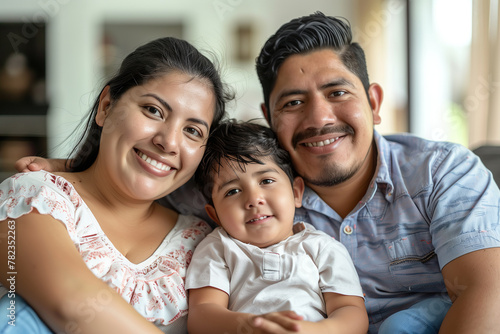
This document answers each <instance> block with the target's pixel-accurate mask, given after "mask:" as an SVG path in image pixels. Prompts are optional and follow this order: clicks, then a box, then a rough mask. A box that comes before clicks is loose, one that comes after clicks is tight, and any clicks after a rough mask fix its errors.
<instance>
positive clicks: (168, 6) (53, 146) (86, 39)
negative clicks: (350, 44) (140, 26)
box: [0, 0, 353, 157]
mask: <svg viewBox="0 0 500 334" xmlns="http://www.w3.org/2000/svg"><path fill="white" fill-rule="evenodd" d="M351 4H352V2H351V1H350V0H308V1H299V0H297V1H287V0H272V1H269V0H251V1H250V0H210V1H207V0H184V1H172V0H141V1H124V0H105V1H103V0H85V1H84V0H16V1H7V0H0V20H3V21H19V20H21V21H23V22H29V21H31V20H33V19H35V20H37V19H40V18H42V19H45V20H46V21H48V23H49V25H48V29H47V42H48V63H47V66H48V71H47V84H48V87H47V89H48V95H49V103H50V108H49V115H48V119H49V121H48V132H49V133H48V147H49V154H50V155H51V156H52V157H64V156H65V155H66V154H67V152H68V151H69V149H70V148H71V147H72V143H71V142H67V143H65V145H63V146H60V145H59V144H60V143H61V142H63V141H64V140H65V139H66V138H67V137H68V135H70V134H71V133H72V132H73V131H74V128H75V127H76V126H77V125H78V124H79V122H80V121H81V119H82V117H83V116H84V115H85V114H86V113H87V111H88V109H89V107H90V104H91V103H92V100H93V98H94V97H95V95H96V94H97V93H98V90H99V89H100V88H101V87H100V85H101V84H102V79H103V74H102V73H101V69H100V68H101V67H100V64H101V59H100V57H101V55H100V53H99V46H100V41H101V34H102V24H103V23H104V22H105V21H113V22H124V21H129V22H138V23H163V22H168V21H169V20H173V21H176V22H177V21H179V19H181V20H182V21H183V22H184V23H185V36H184V37H185V38H186V39H187V40H188V41H189V42H191V43H192V44H194V45H195V46H197V47H198V48H200V49H202V50H210V51H212V52H215V54H217V55H218V56H219V57H221V58H223V60H222V64H223V65H224V66H223V69H224V79H225V81H226V82H228V83H229V84H230V85H232V86H233V87H234V89H235V90H236V92H237V97H238V99H237V101H236V104H235V105H232V106H230V107H231V108H232V109H231V110H230V112H231V115H232V116H233V117H236V118H242V119H249V118H255V117H261V113H260V108H259V105H260V102H261V101H262V94H261V90H260V86H259V83H258V79H257V75H256V74H255V70H254V63H253V62H249V63H248V64H238V63H235V62H234V61H232V58H231V51H232V49H231V45H232V38H233V36H232V33H231V30H232V28H233V27H234V25H235V23H237V22H241V21H243V20H251V21H253V22H254V25H255V28H256V35H255V40H254V45H253V48H254V50H255V51H254V53H255V57H256V56H257V55H258V52H259V50H260V46H261V45H262V44H263V43H264V41H265V40H266V39H267V38H268V37H269V36H270V35H271V34H272V33H273V32H274V31H275V30H276V29H277V28H278V27H279V26H281V24H283V23H284V22H286V21H289V20H290V19H292V18H294V17H297V16H302V15H306V14H309V13H311V12H314V11H316V10H321V11H323V12H324V13H325V14H329V15H335V16H336V15H340V16H344V17H346V18H349V19H352V16H353V15H352V8H351V7H352V5H351Z"/></svg>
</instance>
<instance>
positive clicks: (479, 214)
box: [168, 131, 500, 333]
mask: <svg viewBox="0 0 500 334" xmlns="http://www.w3.org/2000/svg"><path fill="white" fill-rule="evenodd" d="M374 139H375V142H376V145H377V150H378V162H377V172H376V175H375V177H374V179H373V180H372V182H371V184H370V186H369V189H368V191H367V193H366V195H365V196H364V197H363V199H362V200H361V202H360V203H359V204H358V205H357V206H356V208H355V209H354V210H353V211H352V212H351V213H350V214H349V215H348V216H347V217H346V218H345V219H342V218H341V217H340V216H339V215H338V214H337V213H336V212H335V211H334V210H333V209H332V208H330V207H329V206H328V205H327V204H326V203H325V202H324V201H323V200H322V199H321V198H320V197H319V196H318V195H317V194H316V193H315V192H314V191H312V190H311V189H309V188H306V190H305V193H304V198H303V202H302V204H303V207H302V208H300V209H298V210H297V212H296V220H297V221H306V222H310V223H312V224H313V225H314V226H315V227H316V228H317V229H319V230H322V231H325V232H326V233H328V234H329V235H331V236H333V237H335V238H336V239H337V240H339V241H340V242H341V243H342V244H344V246H345V247H346V248H347V250H348V251H349V253H350V255H351V257H352V260H353V262H354V265H355V267H356V269H357V271H358V274H359V277H360V280H361V285H362V287H363V292H364V294H365V298H366V307H367V310H368V314H369V317H370V333H376V332H377V329H378V326H379V325H380V323H381V321H382V320H383V319H385V318H387V317H388V316H389V315H391V314H393V313H394V312H396V311H399V310H402V309H406V308H408V307H409V306H411V305H412V304H414V303H416V302H417V301H419V300H422V299H424V298H426V297H431V296H443V298H448V297H447V292H446V288H445V285H444V281H443V276H442V275H441V269H442V268H443V267H444V266H445V265H446V264H447V263H448V262H450V261H452V260H453V259H456V258H457V257H459V256H461V255H464V254H467V253H469V252H472V251H475V250H479V249H484V248H489V247H500V227H499V226H500V225H499V220H500V218H499V215H500V210H499V205H500V203H499V202H500V191H499V189H498V186H497V185H496V184H495V182H494V180H493V177H492V175H491V173H490V172H489V171H488V170H487V169H486V168H485V167H484V166H483V164H482V163H481V161H480V160H479V158H478V157H477V156H476V155H474V154H473V153H472V152H471V151H470V150H468V149H466V148H464V147H463V146H460V145H457V144H452V143H443V142H433V141H427V140H424V139H421V138H418V137H414V136H411V135H393V136H386V137H382V136H380V135H379V134H378V133H377V132H376V131H375V133H374ZM168 201H169V202H170V204H169V205H170V206H172V207H174V208H176V209H177V210H178V211H180V212H181V213H185V214H188V213H191V214H196V215H199V216H201V217H205V218H206V219H208V217H207V216H206V214H205V212H204V209H203V206H204V204H205V200H204V198H203V196H202V195H201V193H200V192H198V191H197V190H196V189H195V188H194V187H193V185H192V184H189V183H188V184H187V185H186V186H184V187H183V188H181V190H180V191H176V192H175V193H173V194H171V195H170V196H169V197H168ZM207 221H209V220H207ZM450 283H451V284H452V286H453V284H455V285H456V288H457V289H460V286H459V283H460V282H450Z"/></svg>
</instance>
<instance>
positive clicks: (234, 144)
mask: <svg viewBox="0 0 500 334" xmlns="http://www.w3.org/2000/svg"><path fill="white" fill-rule="evenodd" d="M264 158H270V159H271V160H272V161H273V162H274V163H275V164H276V165H277V166H278V167H279V168H281V169H282V170H283V171H284V172H285V174H286V175H287V176H288V178H289V179H290V182H291V183H292V184H293V179H294V170H293V167H292V163H291V160H290V156H289V154H288V152H287V151H286V150H284V149H283V148H281V147H280V146H279V144H278V139H277V138H276V135H275V133H274V131H273V130H271V129H270V128H269V127H267V126H263V125H260V124H257V123H254V121H253V120H250V121H247V122H241V121H240V122H239V121H237V120H235V119H230V120H226V121H224V122H222V123H221V124H220V125H219V126H218V127H217V128H215V129H214V130H213V132H212V133H211V135H210V137H209V138H208V141H207V144H206V149H205V154H204V155H203V158H202V159H201V162H200V165H199V166H198V169H197V170H196V173H195V181H196V184H197V186H198V188H199V189H200V190H201V192H202V193H203V195H204V196H205V198H206V199H207V200H208V201H209V203H212V189H213V185H214V176H215V175H217V174H218V173H219V171H220V168H221V166H222V163H223V162H225V161H227V162H233V163H234V164H233V166H234V167H235V168H239V169H240V170H241V171H245V170H246V168H245V166H246V165H248V164H261V165H263V164H264V162H263V161H262V159H264Z"/></svg>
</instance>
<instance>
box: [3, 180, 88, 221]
mask: <svg viewBox="0 0 500 334" xmlns="http://www.w3.org/2000/svg"><path fill="white" fill-rule="evenodd" d="M82 205H83V201H82V199H81V197H80V196H79V195H78V193H77V192H76V191H75V189H74V188H73V186H72V185H71V182H69V181H68V180H66V179H65V178H63V177H61V176H58V175H56V174H52V173H49V172H46V171H37V172H29V173H19V174H15V175H13V176H11V177H9V178H8V179H6V180H5V181H4V182H2V184H0V219H2V218H3V219H5V218H6V217H10V218H18V217H20V216H21V215H24V214H27V213H30V212H31V211H32V210H33V208H35V209H37V210H38V212H39V213H41V214H50V215H52V216H54V217H55V218H56V219H59V220H62V218H61V217H60V215H63V216H64V217H65V218H64V219H65V220H67V219H68V217H72V216H73V215H74V214H73V213H74V212H75V211H76V210H77V209H78V208H79V207H81V206H82Z"/></svg>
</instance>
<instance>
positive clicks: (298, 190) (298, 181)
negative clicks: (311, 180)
mask: <svg viewBox="0 0 500 334" xmlns="http://www.w3.org/2000/svg"><path fill="white" fill-rule="evenodd" d="M292 187H293V198H294V200H295V207H296V208H300V207H301V206H302V196H303V195H304V188H305V185H304V179H302V178H301V177H300V176H297V177H296V178H295V179H294V180H293V185H292Z"/></svg>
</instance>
